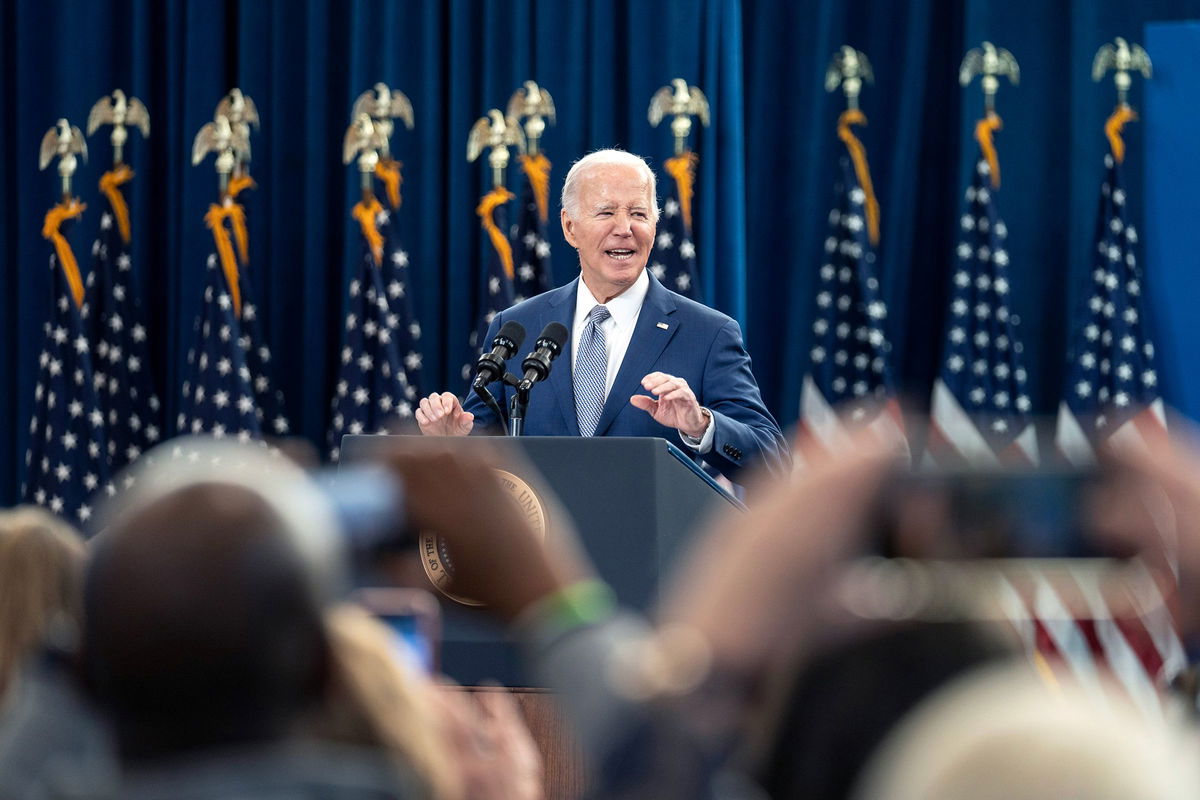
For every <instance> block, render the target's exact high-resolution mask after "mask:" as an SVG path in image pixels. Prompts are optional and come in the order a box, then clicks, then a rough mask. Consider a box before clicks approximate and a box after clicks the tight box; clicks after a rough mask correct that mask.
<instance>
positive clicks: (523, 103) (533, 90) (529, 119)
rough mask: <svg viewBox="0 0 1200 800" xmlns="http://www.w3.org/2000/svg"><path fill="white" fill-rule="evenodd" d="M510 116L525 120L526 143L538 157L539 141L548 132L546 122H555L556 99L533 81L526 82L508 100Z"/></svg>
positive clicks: (530, 150)
mask: <svg viewBox="0 0 1200 800" xmlns="http://www.w3.org/2000/svg"><path fill="white" fill-rule="evenodd" d="M508 116H510V117H512V118H513V119H515V120H517V121H518V122H519V121H520V120H521V118H522V117H523V118H524V119H525V141H526V144H527V146H528V150H529V152H530V154H532V155H537V152H538V141H539V140H540V139H541V138H542V134H543V133H545V131H546V120H547V119H549V120H550V124H551V125H553V124H554V122H555V118H554V98H553V97H551V96H550V93H549V92H547V91H546V90H545V89H543V88H542V87H540V86H538V85H537V84H536V83H535V82H533V81H525V83H524V84H522V86H521V88H519V89H517V90H516V91H515V92H513V95H512V97H510V98H509V99H508Z"/></svg>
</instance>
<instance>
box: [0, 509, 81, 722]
mask: <svg viewBox="0 0 1200 800" xmlns="http://www.w3.org/2000/svg"><path fill="white" fill-rule="evenodd" d="M84 552H85V548H84V544H83V539H82V538H81V537H80V536H79V534H78V533H77V532H76V531H75V530H74V529H73V528H71V527H70V526H69V525H67V524H65V523H63V522H61V521H60V520H59V519H58V518H57V517H55V516H52V515H51V514H49V513H47V512H45V511H42V510H41V509H38V508H34V507H32V506H23V507H19V508H16V509H13V510H11V511H0V699H2V698H3V697H4V695H5V694H6V693H7V691H8V689H9V688H10V687H11V686H12V685H13V683H14V682H15V681H16V679H17V677H18V672H19V671H20V668H21V665H22V663H23V662H24V661H25V660H26V659H28V658H29V657H30V655H32V654H33V653H34V652H35V651H36V650H37V648H38V647H39V646H40V645H41V643H42V642H43V640H44V638H45V636H46V634H47V630H48V628H50V627H51V626H52V625H54V624H55V623H56V622H69V623H70V624H71V626H72V627H73V626H74V625H75V624H77V622H78V619H79V609H80V589H81V586H82V577H83V561H84Z"/></svg>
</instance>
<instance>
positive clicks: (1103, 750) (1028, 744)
mask: <svg viewBox="0 0 1200 800" xmlns="http://www.w3.org/2000/svg"><path fill="white" fill-rule="evenodd" d="M1096 689H1098V690H1099V692H1098V693H1097V692H1096V691H1095V690H1096ZM1189 742H1190V737H1189V736H1188V734H1186V733H1185V732H1184V731H1183V730H1182V729H1181V728H1179V727H1177V726H1176V725H1175V724H1174V723H1173V722H1169V721H1167V720H1165V719H1163V717H1162V716H1161V715H1159V716H1157V717H1153V716H1152V715H1150V714H1148V713H1146V712H1145V711H1139V710H1137V709H1136V708H1135V707H1134V705H1133V704H1132V703H1131V702H1130V701H1129V699H1128V697H1127V696H1124V695H1123V693H1122V692H1121V690H1119V689H1116V688H1115V686H1114V685H1111V684H1110V683H1101V684H1099V685H1098V686H1097V687H1090V686H1089V689H1086V690H1085V689H1084V688H1083V687H1081V686H1077V685H1072V684H1069V683H1066V682H1063V683H1057V684H1055V685H1054V686H1051V685H1049V684H1048V683H1047V682H1046V680H1045V679H1044V678H1042V677H1041V676H1039V675H1036V674H1035V673H1034V672H1033V671H1032V670H1031V669H1029V668H1028V667H1027V666H1025V665H1020V666H996V667H984V668H981V669H979V670H976V671H973V672H971V673H968V674H967V675H966V676H964V677H963V678H960V679H959V680H957V681H955V682H953V683H951V684H949V685H947V686H946V687H945V688H943V689H941V690H939V691H938V692H936V693H935V694H933V695H932V696H931V697H929V698H928V699H927V700H926V701H925V702H923V703H922V704H921V705H919V706H918V707H917V708H916V709H914V711H913V712H912V713H911V714H909V715H908V717H907V718H905V719H904V720H902V721H901V723H900V724H899V725H897V726H896V728H895V729H894V730H893V731H892V732H891V733H890V734H889V735H888V736H887V738H886V739H885V740H884V741H883V742H882V743H881V744H880V746H879V749H878V750H877V751H876V753H875V755H874V756H873V757H872V759H871V762H870V763H869V764H868V765H867V767H866V768H865V769H864V775H863V777H862V778H861V779H860V781H859V785H858V787H857V789H856V792H855V793H854V795H853V797H855V798H857V800H925V798H930V797H936V798H963V797H970V798H973V799H974V800H993V799H994V798H1018V797H1019V798H1022V800H1057V799H1058V798H1063V797H1086V798H1089V800H1184V798H1194V797H1196V796H1197V792H1200V786H1198V784H1197V782H1196V769H1195V766H1194V758H1193V756H1192V755H1191V753H1190V749H1189V747H1190V745H1189Z"/></svg>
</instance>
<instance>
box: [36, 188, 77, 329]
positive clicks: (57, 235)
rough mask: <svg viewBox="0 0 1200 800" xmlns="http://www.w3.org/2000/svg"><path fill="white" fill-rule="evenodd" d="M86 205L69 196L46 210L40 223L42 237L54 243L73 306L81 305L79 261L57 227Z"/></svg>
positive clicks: (74, 217) (73, 216)
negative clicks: (43, 220) (73, 301)
mask: <svg viewBox="0 0 1200 800" xmlns="http://www.w3.org/2000/svg"><path fill="white" fill-rule="evenodd" d="M86 208H87V206H86V205H85V204H83V203H81V202H79V198H78V197H71V198H68V199H67V200H64V201H63V202H60V203H59V204H58V205H56V206H54V207H53V208H51V209H50V210H49V211H47V212H46V220H45V222H43V223H42V237H43V238H45V239H49V240H50V241H51V242H53V243H54V251H55V252H56V253H57V254H58V263H59V265H60V266H61V267H62V270H63V274H65V275H66V276H67V285H68V286H70V287H71V297H72V298H73V299H74V300H75V307H76V308H79V307H80V306H82V305H83V279H82V278H81V277H80V276H79V262H77V261H76V260H75V253H73V252H72V251H71V243H70V242H68V241H67V237H65V236H63V235H62V231H60V230H59V228H60V227H61V226H62V224H63V223H64V222H66V221H67V220H69V219H76V218H78V217H79V215H80V214H82V213H83V211H84V209H86Z"/></svg>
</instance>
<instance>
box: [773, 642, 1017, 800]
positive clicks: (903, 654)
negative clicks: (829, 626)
mask: <svg viewBox="0 0 1200 800" xmlns="http://www.w3.org/2000/svg"><path fill="white" fill-rule="evenodd" d="M1013 652H1014V651H1013V650H1012V648H1011V646H1010V645H1009V643H1008V641H1007V640H1006V639H1005V638H1004V637H1003V636H1002V635H1001V634H1000V633H999V632H998V631H996V630H995V629H993V628H991V627H988V626H984V625H980V624H976V623H969V622H904V623H875V626H874V627H870V628H866V629H860V630H858V631H856V632H854V633H852V634H847V637H846V638H842V639H841V640H839V641H836V642H831V643H830V644H828V645H827V646H826V647H824V648H823V649H822V650H820V651H819V652H817V653H815V654H814V655H812V656H811V657H810V658H809V659H808V660H807V661H806V662H805V663H804V664H803V665H802V666H801V668H800V670H799V672H798V674H797V676H796V678H795V681H794V683H793V684H792V688H791V692H790V696H789V697H788V699H787V701H786V703H785V705H784V706H783V711H782V712H781V714H780V716H779V718H778V720H777V723H776V726H777V727H776V728H775V732H774V736H773V744H772V745H771V747H770V752H769V755H768V757H767V759H766V761H765V763H764V767H763V770H762V775H761V776H760V777H761V780H762V784H763V787H764V788H765V789H766V790H767V792H768V794H769V795H770V796H771V797H778V798H791V797H803V798H806V800H834V799H835V798H838V799H840V798H845V797H848V796H849V792H850V789H851V787H852V786H853V785H854V782H855V780H856V779H857V777H858V775H859V773H860V771H861V769H862V767H863V765H864V764H865V763H866V762H867V761H868V759H869V758H870V756H871V754H872V753H873V752H874V751H875V749H876V747H877V746H878V745H879V743H880V742H881V741H883V739H884V737H885V736H887V734H888V733H889V731H890V730H891V729H892V727H893V726H894V725H896V723H897V722H899V721H900V719H902V718H903V717H904V715H905V714H907V713H908V712H909V711H910V710H911V709H913V708H914V707H915V706H916V705H917V704H918V703H920V702H921V701H922V700H923V699H924V698H925V697H927V696H928V695H929V694H930V693H932V692H934V691H935V690H937V689H938V688H939V687H941V686H942V685H943V684H945V683H946V682H948V681H950V680H952V679H954V678H956V677H958V676H959V675H961V674H962V673H964V672H965V671H966V670H968V669H971V668H973V667H976V666H979V665H981V664H985V663H990V662H992V661H995V660H999V659H1005V658H1008V657H1011V656H1012V655H1013Z"/></svg>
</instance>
